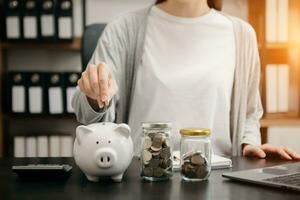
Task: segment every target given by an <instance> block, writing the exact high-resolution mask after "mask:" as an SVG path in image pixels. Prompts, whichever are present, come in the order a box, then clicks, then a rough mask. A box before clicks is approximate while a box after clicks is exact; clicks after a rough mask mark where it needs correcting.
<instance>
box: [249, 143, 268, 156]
mask: <svg viewBox="0 0 300 200" xmlns="http://www.w3.org/2000/svg"><path fill="white" fill-rule="evenodd" d="M243 155H244V156H249V157H258V158H265V157H266V154H265V152H264V151H263V150H262V149H261V148H260V147H259V146H253V145H246V146H245V147H244V149H243Z"/></svg>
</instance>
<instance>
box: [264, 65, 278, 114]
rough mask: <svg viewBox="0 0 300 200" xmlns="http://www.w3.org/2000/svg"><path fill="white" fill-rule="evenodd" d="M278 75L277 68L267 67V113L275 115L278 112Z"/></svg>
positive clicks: (274, 66)
mask: <svg viewBox="0 0 300 200" xmlns="http://www.w3.org/2000/svg"><path fill="white" fill-rule="evenodd" d="M277 76H278V74H277V66H276V65H273V64H269V65H267V68H266V98H267V99H266V100H267V112H269V113H274V112H277V111H278V99H277V98H278V94H277V86H278V82H277V80H278V77H277Z"/></svg>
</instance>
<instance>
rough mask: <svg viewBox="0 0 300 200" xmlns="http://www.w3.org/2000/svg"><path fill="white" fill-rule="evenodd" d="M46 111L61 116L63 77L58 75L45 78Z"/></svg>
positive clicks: (62, 109) (49, 75) (53, 74)
mask: <svg viewBox="0 0 300 200" xmlns="http://www.w3.org/2000/svg"><path fill="white" fill-rule="evenodd" d="M47 89H48V105H49V106H48V110H49V113H50V114H62V113H63V112H64V108H63V77H62V74H60V73H50V74H48V76H47Z"/></svg>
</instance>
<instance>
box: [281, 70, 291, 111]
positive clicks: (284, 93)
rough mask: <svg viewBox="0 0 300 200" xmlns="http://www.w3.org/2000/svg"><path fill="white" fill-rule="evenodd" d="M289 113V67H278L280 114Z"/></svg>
mask: <svg viewBox="0 0 300 200" xmlns="http://www.w3.org/2000/svg"><path fill="white" fill-rule="evenodd" d="M288 111H289V67H288V65H283V64H282V65H278V112H288Z"/></svg>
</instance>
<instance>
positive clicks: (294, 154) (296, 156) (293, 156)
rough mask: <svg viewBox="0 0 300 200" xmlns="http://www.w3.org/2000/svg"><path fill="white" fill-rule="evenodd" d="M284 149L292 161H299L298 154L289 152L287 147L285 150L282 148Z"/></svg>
mask: <svg viewBox="0 0 300 200" xmlns="http://www.w3.org/2000/svg"><path fill="white" fill-rule="evenodd" d="M283 149H284V151H285V152H286V153H288V154H289V155H290V157H292V158H293V159H295V160H300V155H299V154H298V153H296V152H295V151H293V150H291V149H290V148H287V147H285V148H283Z"/></svg>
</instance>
